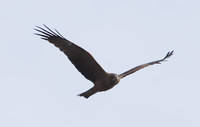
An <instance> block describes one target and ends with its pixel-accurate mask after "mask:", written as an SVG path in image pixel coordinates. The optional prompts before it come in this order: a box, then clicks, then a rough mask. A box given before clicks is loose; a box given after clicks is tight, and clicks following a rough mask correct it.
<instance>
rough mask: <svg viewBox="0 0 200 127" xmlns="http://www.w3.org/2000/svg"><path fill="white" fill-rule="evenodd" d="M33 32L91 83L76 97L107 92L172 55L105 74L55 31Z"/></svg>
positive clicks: (90, 58) (83, 52) (169, 53)
mask: <svg viewBox="0 0 200 127" xmlns="http://www.w3.org/2000/svg"><path fill="white" fill-rule="evenodd" d="M43 25H44V24H43ZM34 30H36V31H37V32H36V33H34V34H36V35H38V36H40V37H41V39H43V40H46V41H49V42H50V43H52V44H53V45H55V46H56V47H57V48H59V49H60V51H62V52H63V53H64V54H65V55H66V56H67V57H68V59H69V60H70V61H71V63H72V64H73V65H74V66H75V68H76V69H77V70H78V71H79V72H80V73H81V74H82V75H83V76H84V77H85V78H86V79H88V80H90V81H91V82H93V84H94V86H93V87H92V88H90V89H89V90H87V91H85V92H83V93H81V94H79V95H78V96H82V97H85V98H89V97H90V96H92V95H94V94H96V93H97V92H102V91H107V90H109V89H111V88H113V87H114V86H116V85H117V84H118V83H119V81H120V79H122V78H124V77H126V76H128V75H130V74H132V73H134V72H136V71H138V70H140V69H142V68H145V67H147V66H149V65H154V64H160V63H161V62H163V61H165V60H166V59H167V58H169V57H170V56H172V55H173V53H174V51H169V52H168V53H167V55H166V56H165V57H164V58H162V59H160V60H156V61H152V62H149V63H145V64H141V65H139V66H136V67H134V68H132V69H130V70H128V71H126V72H124V73H121V74H115V73H107V72H106V71H105V70H104V69H103V68H102V67H101V66H100V65H99V63H98V62H97V61H96V60H95V59H94V57H93V56H92V55H91V54H90V53H89V52H88V51H86V50H85V49H83V48H81V47H80V46H78V45H76V44H75V43H73V42H71V41H69V40H67V39H65V38H64V37H63V36H62V35H61V34H60V33H59V32H58V31H57V30H56V29H54V30H52V29H50V28H49V27H47V26H46V25H44V27H39V26H36V28H34Z"/></svg>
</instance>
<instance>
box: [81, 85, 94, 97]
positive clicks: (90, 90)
mask: <svg viewBox="0 0 200 127" xmlns="http://www.w3.org/2000/svg"><path fill="white" fill-rule="evenodd" d="M95 93H96V90H94V88H93V87H92V88H91V89H89V90H88V91H86V92H84V93H81V94H79V95H78V96H83V97H85V98H89V97H90V96H92V95H93V94H95Z"/></svg>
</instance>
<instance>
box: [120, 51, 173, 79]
mask: <svg viewBox="0 0 200 127" xmlns="http://www.w3.org/2000/svg"><path fill="white" fill-rule="evenodd" d="M173 52H174V51H171V52H168V53H167V55H166V56H165V57H164V58H163V59H161V60H156V61H153V62H149V63H146V64H142V65H139V66H137V67H135V68H133V69H131V70H129V71H126V72H124V73H122V74H120V75H119V77H120V78H123V77H125V76H127V75H130V74H132V73H134V72H136V71H138V70H140V69H142V68H145V67H147V66H149V65H153V64H160V62H162V61H165V59H167V58H169V57H170V56H172V55H173Z"/></svg>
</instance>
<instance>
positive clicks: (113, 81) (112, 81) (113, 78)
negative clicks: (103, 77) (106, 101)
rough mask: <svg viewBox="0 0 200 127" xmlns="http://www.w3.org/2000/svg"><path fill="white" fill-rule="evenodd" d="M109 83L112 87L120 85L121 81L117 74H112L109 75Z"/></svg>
mask: <svg viewBox="0 0 200 127" xmlns="http://www.w3.org/2000/svg"><path fill="white" fill-rule="evenodd" d="M108 80H109V83H110V84H112V85H116V84H117V83H119V81H120V78H119V76H118V75H117V74H112V73H111V74H110V75H109V79H108Z"/></svg>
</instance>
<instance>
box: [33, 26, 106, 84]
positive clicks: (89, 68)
mask: <svg viewBox="0 0 200 127" xmlns="http://www.w3.org/2000/svg"><path fill="white" fill-rule="evenodd" d="M44 26H45V28H46V29H44V28H41V27H39V26H36V27H37V28H36V29H35V30H36V31H38V32H39V33H35V34H36V35H39V36H41V37H42V39H44V40H47V41H49V42H50V43H52V44H54V45H55V46H56V47H58V48H59V49H60V50H61V51H62V52H64V53H65V55H67V56H68V58H69V60H70V61H71V62H72V64H74V66H75V67H76V69H78V71H79V72H80V73H81V74H82V75H84V77H85V78H87V79H88V80H90V81H92V82H93V83H95V82H96V81H97V80H98V79H99V78H101V77H102V76H104V75H106V72H105V71H104V70H103V68H102V67H101V66H100V65H99V64H98V63H97V62H96V60H95V59H94V58H93V57H92V55H90V53H88V52H87V51H85V50H84V49H83V48H81V47H79V46H77V45H76V44H74V43H72V42H70V41H68V40H67V39H65V38H64V37H63V36H62V35H61V34H60V33H59V32H58V31H57V30H56V29H55V32H54V31H52V30H51V29H49V28H48V27H47V26H46V25H44Z"/></svg>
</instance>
